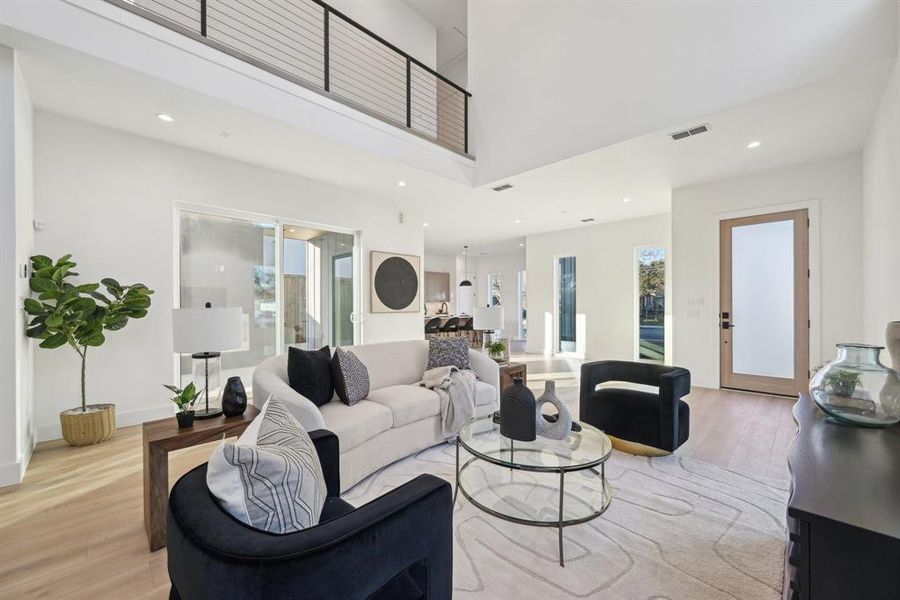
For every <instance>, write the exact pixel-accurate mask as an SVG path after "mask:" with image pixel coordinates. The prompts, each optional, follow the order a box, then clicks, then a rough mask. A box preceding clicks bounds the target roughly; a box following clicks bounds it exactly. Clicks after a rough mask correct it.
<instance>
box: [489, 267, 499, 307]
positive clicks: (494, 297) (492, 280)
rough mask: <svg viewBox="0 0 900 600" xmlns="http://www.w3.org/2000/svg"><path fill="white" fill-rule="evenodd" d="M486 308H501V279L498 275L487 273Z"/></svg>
mask: <svg viewBox="0 0 900 600" xmlns="http://www.w3.org/2000/svg"><path fill="white" fill-rule="evenodd" d="M487 289H488V306H502V304H503V278H502V275H501V274H500V273H488V288H487Z"/></svg>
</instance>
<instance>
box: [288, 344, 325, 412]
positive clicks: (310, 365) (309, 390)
mask: <svg viewBox="0 0 900 600" xmlns="http://www.w3.org/2000/svg"><path fill="white" fill-rule="evenodd" d="M287 371H288V382H289V383H290V385H291V387H292V388H294V391H295V392H297V393H298V394H300V395H301V396H304V397H306V398H309V399H310V400H311V401H312V402H313V404H315V405H316V406H322V405H323V404H328V403H329V402H331V397H332V396H334V383H333V381H332V377H331V349H330V348H329V347H328V346H325V347H324V348H320V349H319V350H315V351H312V350H303V349H301V348H295V347H294V346H290V347H288V363H287Z"/></svg>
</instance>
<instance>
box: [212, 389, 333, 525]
mask: <svg viewBox="0 0 900 600" xmlns="http://www.w3.org/2000/svg"><path fill="white" fill-rule="evenodd" d="M253 425H256V426H255V427H252V428H251V427H248V428H247V430H246V431H244V433H243V434H242V435H241V437H240V438H238V440H237V443H232V442H222V443H221V444H219V446H217V447H216V449H215V450H214V451H213V453H212V456H210V458H209V467H208V468H207V472H206V484H207V486H208V487H209V491H210V492H211V493H212V494H213V496H215V497H216V498H217V499H218V500H219V502H220V503H221V505H222V507H223V508H224V509H225V510H226V511H227V512H228V513H229V514H231V516H233V517H234V518H235V519H237V520H238V521H241V522H242V523H245V524H246V525H249V526H250V527H253V528H254V529H259V530H262V531H267V532H269V533H292V532H295V531H300V530H301V529H306V528H308V527H312V526H314V525H316V524H318V522H319V517H320V516H321V514H322V507H323V506H324V504H325V496H326V495H327V490H326V485H325V476H324V475H323V474H322V465H321V464H320V463H319V455H318V452H317V451H316V448H315V445H314V444H313V442H312V440H311V439H310V437H309V435H308V434H307V433H306V431H304V430H303V427H302V426H301V425H300V423H298V422H297V420H296V419H295V418H294V417H293V416H291V414H290V413H289V412H288V410H287V408H285V406H284V405H283V404H282V403H281V402H279V401H278V400H277V399H275V398H270V399H269V401H268V402H266V405H265V406H264V407H263V410H262V412H261V413H260V414H259V415H258V416H257V417H256V419H254V423H253Z"/></svg>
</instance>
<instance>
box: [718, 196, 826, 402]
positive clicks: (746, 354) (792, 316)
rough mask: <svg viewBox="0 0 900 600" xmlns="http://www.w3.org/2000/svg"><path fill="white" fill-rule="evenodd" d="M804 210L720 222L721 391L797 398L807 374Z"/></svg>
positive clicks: (803, 387) (806, 222) (804, 384)
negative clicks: (742, 391)
mask: <svg viewBox="0 0 900 600" xmlns="http://www.w3.org/2000/svg"><path fill="white" fill-rule="evenodd" d="M807 230H808V221H807V216H806V211H805V210H798V211H790V212H784V213H775V214H770V215H759V216H753V217H744V218H740V219H730V220H728V221H722V232H721V236H720V237H721V246H722V247H721V252H722V260H721V266H722V274H721V298H720V306H721V315H720V341H721V379H722V386H723V387H733V388H737V389H746V390H752V391H759V392H768V393H775V394H785V395H793V394H794V393H796V392H797V391H800V390H802V389H805V388H806V384H807V383H808V369H809V320H808V319H809V299H808V298H809V297H808V293H809V289H808V288H809V285H808V249H807V248H808V247H807V243H808V239H807V238H808V231H807Z"/></svg>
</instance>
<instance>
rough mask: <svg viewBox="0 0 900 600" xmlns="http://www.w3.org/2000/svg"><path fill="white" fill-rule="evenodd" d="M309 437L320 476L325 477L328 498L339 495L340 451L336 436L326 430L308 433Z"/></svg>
mask: <svg viewBox="0 0 900 600" xmlns="http://www.w3.org/2000/svg"><path fill="white" fill-rule="evenodd" d="M309 437H310V439H311V440H312V443H313V444H314V445H315V447H316V454H318V455H319V464H321V465H322V475H324V476H325V487H326V488H327V490H328V495H329V496H340V495H341V449H340V442H339V441H338V436H336V435H335V434H333V433H331V432H330V431H328V430H327V429H316V430H315V431H310V432H309Z"/></svg>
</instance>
